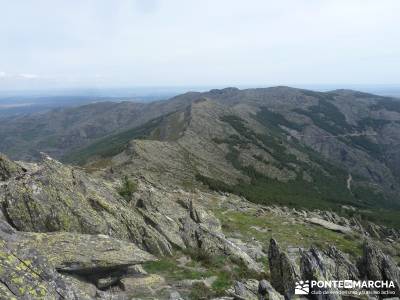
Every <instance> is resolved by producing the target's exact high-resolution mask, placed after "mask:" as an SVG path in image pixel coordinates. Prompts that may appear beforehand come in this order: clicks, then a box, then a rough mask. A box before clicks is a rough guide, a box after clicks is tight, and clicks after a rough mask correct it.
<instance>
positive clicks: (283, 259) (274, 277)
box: [268, 239, 299, 297]
mask: <svg viewBox="0 0 400 300" xmlns="http://www.w3.org/2000/svg"><path fill="white" fill-rule="evenodd" d="M268 262H269V268H270V273H271V284H272V286H273V287H274V288H275V289H276V290H277V291H278V292H279V293H281V294H282V295H286V296H288V297H290V296H291V295H293V294H294V287H295V282H296V281H297V279H298V278H299V276H298V274H297V273H296V269H295V266H294V264H293V263H292V261H291V260H290V259H289V256H288V255H287V254H286V253H285V252H284V251H282V250H281V249H280V247H279V245H278V243H277V241H276V240H274V239H271V240H270V243H269V248H268Z"/></svg>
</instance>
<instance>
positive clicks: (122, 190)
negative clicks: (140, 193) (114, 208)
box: [118, 176, 137, 201]
mask: <svg viewBox="0 0 400 300" xmlns="http://www.w3.org/2000/svg"><path fill="white" fill-rule="evenodd" d="M136 191H137V185H136V183H135V182H133V181H132V180H130V179H129V178H128V176H125V177H124V179H123V181H122V185H121V186H120V187H119V189H118V194H120V195H121V196H122V197H124V198H125V200H127V201H129V200H131V198H132V195H133V194H134V193H135V192H136Z"/></svg>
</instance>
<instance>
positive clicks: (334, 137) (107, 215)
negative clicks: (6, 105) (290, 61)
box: [0, 87, 400, 300]
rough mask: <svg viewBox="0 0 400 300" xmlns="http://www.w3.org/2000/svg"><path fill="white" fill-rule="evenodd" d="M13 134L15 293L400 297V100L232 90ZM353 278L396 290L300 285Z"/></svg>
mask: <svg viewBox="0 0 400 300" xmlns="http://www.w3.org/2000/svg"><path fill="white" fill-rule="evenodd" d="M0 137H1V141H2V142H1V144H0V151H2V152H4V154H1V155H0V205H1V206H0V207H1V211H0V237H1V239H0V298H1V299H121V300H122V299H124V300H125V299H170V300H178V299H194V300H196V299H221V300H222V299H226V300H227V299H242V300H243V299H245V300H247V299H277V300H278V299H279V300H280V299H306V298H308V299H381V298H394V299H396V297H399V296H400V290H399V287H400V269H399V263H400V200H399V199H400V183H399V182H400V165H399V163H400V153H399V151H398V150H399V149H400V102H399V100H397V99H393V98H388V97H380V96H375V95H371V94H365V93H360V92H356V91H350V90H336V91H331V92H326V93H320V92H313V91H307V90H301V89H292V88H288V87H275V88H268V89H248V90H239V89H236V88H227V89H223V90H211V91H209V92H205V93H194V92H193V93H187V94H183V95H180V96H177V97H174V98H172V99H170V100H166V101H159V102H153V103H148V104H137V103H130V102H121V103H95V104H90V105H86V106H82V107H75V108H68V109H57V110H53V111H50V112H46V113H41V114H33V115H29V116H23V117H22V116H21V117H16V118H14V119H0ZM341 280H347V281H352V282H364V281H366V282H369V281H371V282H372V281H374V282H375V281H389V282H393V284H394V286H393V287H390V288H382V287H376V288H374V289H373V290H374V292H375V293H370V294H368V292H371V290H370V288H369V287H365V286H359V287H356V288H355V289H354V291H355V293H354V294H352V295H343V294H341V293H340V292H341V288H340V287H337V286H327V285H320V286H316V287H313V288H312V291H313V293H311V292H310V291H308V292H307V293H306V294H301V295H299V294H296V293H297V292H298V286H299V285H300V283H301V284H302V285H303V287H304V284H305V283H306V282H307V283H308V282H329V281H341ZM308 287H310V286H308ZM378 293H379V294H378ZM397 299H398V298H397Z"/></svg>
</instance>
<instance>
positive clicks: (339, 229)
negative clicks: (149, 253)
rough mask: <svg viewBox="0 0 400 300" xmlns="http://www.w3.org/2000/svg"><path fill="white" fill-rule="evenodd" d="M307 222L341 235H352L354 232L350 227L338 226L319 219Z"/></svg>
mask: <svg viewBox="0 0 400 300" xmlns="http://www.w3.org/2000/svg"><path fill="white" fill-rule="evenodd" d="M307 222H309V223H311V224H315V225H319V226H322V227H324V228H326V229H329V230H332V231H336V232H340V233H350V232H352V230H351V229H350V228H349V227H346V226H341V225H337V224H335V223H332V222H329V221H325V220H323V219H319V218H310V219H307Z"/></svg>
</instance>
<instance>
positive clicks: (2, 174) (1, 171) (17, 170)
mask: <svg viewBox="0 0 400 300" xmlns="http://www.w3.org/2000/svg"><path fill="white" fill-rule="evenodd" d="M24 171H25V170H24V168H22V167H21V166H19V165H18V164H16V163H14V162H13V161H11V160H9V159H8V158H7V157H6V156H4V155H2V154H0V182H1V181H6V180H8V179H10V178H11V177H15V176H18V175H22V174H23V173H24Z"/></svg>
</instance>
